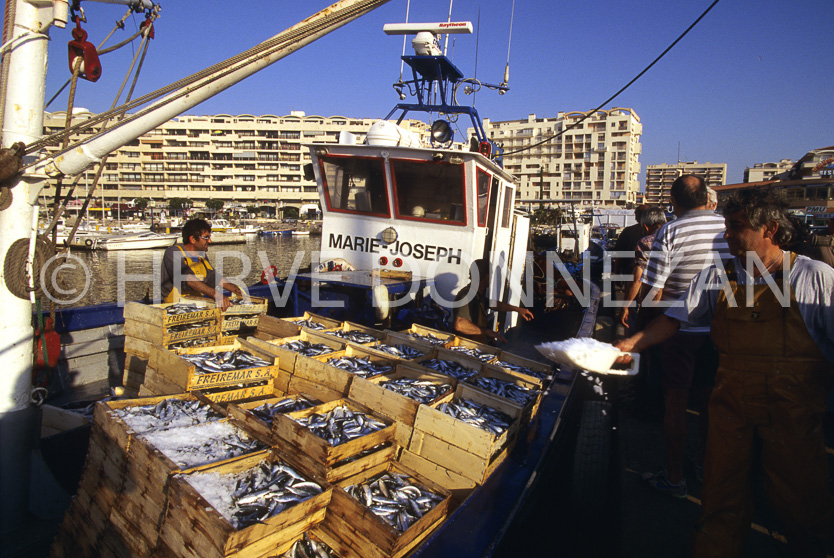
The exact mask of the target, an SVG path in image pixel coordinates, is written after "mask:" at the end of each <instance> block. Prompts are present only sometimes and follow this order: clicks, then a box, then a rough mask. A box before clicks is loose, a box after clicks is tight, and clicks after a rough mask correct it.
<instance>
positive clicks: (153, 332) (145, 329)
mask: <svg viewBox="0 0 834 558" xmlns="http://www.w3.org/2000/svg"><path fill="white" fill-rule="evenodd" d="M189 323H190V324H201V323H202V324H203V325H202V327H194V328H191V329H185V330H182V331H172V330H171V329H170V328H171V326H166V325H163V324H149V323H146V322H140V321H137V320H125V327H124V332H125V335H126V336H129V337H135V338H137V339H141V340H143V341H147V342H149V343H152V344H155V345H170V344H172V343H177V342H179V341H185V340H186V339H194V338H198V337H215V338H216V337H217V334H218V331H220V315H219V314H216V313H215V315H214V316H211V317H208V318H206V319H205V320H202V321H193V322H189ZM176 325H182V324H176Z"/></svg>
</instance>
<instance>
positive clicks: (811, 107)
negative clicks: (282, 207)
mask: <svg viewBox="0 0 834 558" xmlns="http://www.w3.org/2000/svg"><path fill="white" fill-rule="evenodd" d="M709 4H710V1H708V0H694V1H693V0H689V1H674V2H669V1H668V0H633V1H632V2H623V1H614V0H597V1H593V0H591V1H586V2H553V1H552V0H529V1H523V0H518V1H517V2H516V3H515V14H514V21H513V27H512V42H511V45H510V88H511V89H510V91H509V92H508V93H507V94H506V95H502V96H499V95H497V94H496V93H495V92H491V91H486V90H484V91H486V92H484V91H482V92H481V93H479V94H478V96H477V98H476V107H477V108H478V110H479V112H480V113H481V115H482V116H483V117H488V118H490V119H492V120H493V121H497V120H509V119H518V118H526V116H527V115H528V114H536V115H537V116H552V117H555V116H556V114H557V113H558V112H560V111H576V110H582V111H584V110H590V109H593V108H596V107H597V106H598V105H599V104H600V103H602V102H603V101H604V100H605V99H607V98H608V97H610V96H611V95H612V94H613V93H614V92H616V91H617V90H618V89H620V88H621V87H622V86H623V85H625V84H626V83H627V82H628V81H629V80H631V79H632V78H633V77H634V76H636V75H637V74H638V73H639V72H640V71H641V70H642V69H643V68H644V67H645V66H647V65H648V64H649V63H650V62H651V61H652V60H653V59H654V58H655V57H656V56H657V55H658V54H660V53H661V52H662V51H663V50H664V49H665V48H666V47H667V46H668V45H669V44H670V43H671V42H672V41H673V40H674V39H675V38H676V37H677V36H678V35H679V34H680V33H681V32H682V31H683V30H684V29H686V28H687V27H688V26H689V25H690V24H691V23H692V22H693V21H694V20H695V19H696V18H697V17H698V16H699V15H700V14H701V12H703V11H704V10H705V9H706V8H707V7H708V6H709ZM328 5H329V3H328V2H326V1H319V0H315V1H311V0H305V1H304V2H290V1H284V2H278V1H276V0H251V1H250V0H246V1H242V2H234V3H230V2H219V1H216V0H207V1H203V2H193V1H189V2H186V1H182V0H180V1H168V2H163V3H162V14H161V18H160V19H159V20H158V21H157V23H156V24H155V34H156V38H155V39H154V40H153V41H152V43H151V45H150V50H149V53H148V57H147V58H146V60H145V63H144V67H143V69H142V73H141V75H140V78H139V83H138V85H137V90H136V93H135V94H134V97H137V96H139V95H141V94H144V93H148V92H150V91H153V90H155V89H157V88H159V87H162V86H164V85H167V84H168V83H170V82H172V81H174V80H176V79H179V78H181V77H185V76H187V75H190V74H192V73H194V72H197V71H199V70H201V69H203V68H204V67H206V66H209V65H211V64H214V63H217V62H220V61H222V60H224V59H226V58H229V57H231V56H233V55H235V54H237V53H239V52H241V51H243V50H245V49H247V48H249V47H251V46H254V45H255V44H257V43H258V42H260V41H262V40H264V39H267V38H269V37H271V36H273V35H275V34H277V33H279V32H280V31H282V30H284V29H286V28H288V27H290V26H292V25H294V24H295V23H297V22H299V21H301V20H302V19H304V18H305V17H308V16H310V15H311V14H313V13H314V12H315V11H317V10H319V9H322V8H325V7H327V6H328ZM406 5H407V4H406V1H405V0H392V1H391V2H389V3H387V4H385V5H383V6H382V7H380V8H378V9H377V10H375V11H373V12H371V13H370V14H368V15H365V16H364V17H362V18H360V19H358V20H356V21H354V22H352V23H349V24H347V25H346V26H344V27H342V28H340V29H338V30H337V31H335V32H333V33H331V34H330V35H328V36H326V37H324V38H322V39H320V40H319V41H317V42H315V43H313V44H311V45H309V46H307V47H305V48H303V49H301V50H299V51H298V52H296V53H293V54H292V55H290V56H289V57H287V58H285V59H283V60H281V61H279V62H277V63H276V64H274V65H272V66H270V67H269V68H267V69H265V70H263V71H262V72H260V73H259V74H255V75H254V76H252V77H250V78H248V79H247V80H245V81H243V82H242V83H240V84H238V85H236V86H234V87H232V88H231V89H229V90H227V91H225V92H223V93H221V94H219V95H217V96H216V97H214V98H212V99H210V100H208V101H206V102H204V103H203V104H201V105H199V106H197V107H195V108H194V109H192V110H190V111H188V114H219V113H226V114H244V113H248V114H255V115H260V114H277V115H283V114H289V112H290V111H292V110H301V111H305V112H306V113H307V114H319V115H324V116H332V115H337V114H338V115H345V116H353V117H367V118H373V117H383V116H385V115H386V114H387V113H388V111H389V110H390V109H391V108H392V107H393V106H394V104H395V103H396V102H397V97H396V95H395V93H394V91H393V89H392V88H391V84H392V83H394V82H395V81H397V79H398V78H399V74H400V61H399V56H400V54H401V52H402V37H395V36H388V35H385V34H384V33H383V32H382V26H383V24H385V23H389V22H402V21H405V12H406ZM84 6H85V11H86V14H87V19H88V23H87V24H84V25H83V26H84V28H85V29H86V30H87V31H88V33H89V40H90V41H91V42H92V43H94V44H96V45H98V44H99V42H100V41H101V40H102V39H103V38H104V37H105V36H106V34H107V33H109V32H110V30H111V29H112V27H113V23H114V21H115V20H116V19H119V18H120V17H121V16H122V14H124V12H125V8H124V7H122V6H118V5H111V4H96V3H90V2H85V3H84ZM830 8H831V1H830V0H795V1H793V2H789V3H786V2H782V1H777V0H756V1H753V0H721V1H720V2H719V3H718V4H717V6H716V7H715V8H713V10H712V11H711V12H710V13H709V14H708V15H707V16H706V17H705V18H704V19H703V20H702V21H701V23H699V25H698V26H696V27H695V29H693V30H692V31H691V32H690V33H689V35H687V37H685V38H684V39H683V40H682V41H681V42H680V43H678V45H677V46H676V47H675V48H674V49H673V50H672V51H671V52H670V53H668V54H667V55H666V56H665V57H664V58H663V59H662V60H661V61H660V62H658V63H657V64H656V65H655V66H654V67H653V68H652V69H651V70H649V72H648V73H647V74H646V75H645V76H643V77H642V78H641V79H640V80H638V81H637V82H636V83H635V84H634V85H632V86H631V87H630V88H629V89H628V90H626V91H625V92H624V93H623V94H621V95H620V96H619V97H618V98H617V99H616V100H614V101H613V102H612V103H610V104H609V105H607V106H606V107H605V108H611V107H613V106H621V107H629V108H632V109H634V110H635V111H636V113H637V114H638V116H639V117H640V119H641V121H642V123H643V136H642V139H641V141H642V144H643V154H642V155H641V157H640V162H641V165H642V167H643V170H644V171H645V167H646V165H651V164H659V163H674V162H676V161H677V160H678V149H679V147H678V146H679V145H680V160H683V161H695V160H697V161H698V162H701V163H704V162H707V161H710V162H712V163H727V168H728V177H727V181H728V182H729V183H734V182H741V180H742V173H743V171H744V168H745V167H746V166H753V165H754V164H755V163H760V162H772V161H778V160H780V159H782V158H791V159H794V160H795V159H798V158H799V157H801V156H802V155H804V154H805V153H806V152H808V151H809V150H811V149H815V148H818V147H824V146H829V145H832V144H834V106H832V104H834V102H832V100H834V72H832V69H831V64H832V54H834V27H832V25H831V17H830V16H831V9H830ZM448 12H449V3H448V2H447V1H445V0H443V1H440V0H415V1H413V2H412V3H411V6H410V16H409V21H412V22H419V21H445V20H446V18H447V15H448ZM479 14H480V15H479ZM511 15H512V0H490V1H488V2H487V1H484V0H481V1H478V0H454V3H453V9H452V19H453V20H456V21H462V20H468V21H472V23H473V24H474V25H475V26H476V33H477V34H473V35H458V36H457V37H456V38H455V37H454V36H453V40H454V43H453V42H452V39H450V42H449V52H450V54H451V56H452V57H453V60H454V62H455V64H456V65H457V66H458V67H459V68H460V69H461V70H463V72H464V73H465V74H466V75H467V76H475V77H477V78H478V79H480V80H481V81H485V82H491V83H498V82H500V81H501V79H502V77H503V72H504V66H505V64H506V61H507V47H508V39H509V34H510V17H511ZM142 19H144V18H143V17H142V16H139V15H133V16H131V17H129V18H128V20H127V22H126V30H125V31H117V33H116V34H115V35H114V38H113V39H111V40H110V41H108V43H107V45H106V46H109V45H112V44H114V43H115V42H117V41H120V40H122V39H123V38H125V37H127V36H128V33H130V32H132V30H135V29H136V28H137V27H138V25H139V24H140V23H141V21H142ZM70 27H71V25H70V26H68V27H67V29H65V30H60V29H53V30H51V32H50V34H51V37H52V44H51V45H50V71H49V74H48V78H47V88H46V89H47V90H46V97H47V99H49V98H50V97H51V96H52V95H53V94H54V93H55V92H56V91H57V89H58V88H59V87H60V85H61V84H63V82H64V81H65V80H66V79H67V78H68V77H69V71H68V69H67V62H66V60H67V54H66V52H67V51H66V42H67V41H69V40H70V39H71V36H70V33H69V31H70ZM135 44H136V48H138V44H139V43H138V41H137V42H136V43H135ZM476 46H477V50H476ZM409 51H410V47H409ZM476 53H477V74H475V63H476ZM132 58H133V51H132V49H131V47H126V48H123V49H121V50H120V51H118V52H116V53H112V54H108V55H105V56H102V66H103V77H102V78H101V79H100V80H99V82H97V83H95V84H91V83H88V82H81V83H80V85H79V87H78V92H77V100H76V106H81V107H84V108H87V109H90V110H92V111H95V112H99V111H103V110H107V109H109V108H110V105H111V103H112V102H113V97H114V96H115V93H116V91H117V90H118V87H119V85H120V84H121V82H122V80H123V79H124V76H125V73H126V72H127V69H128V67H129V65H130V61H131V60H132ZM466 99H468V97H467V98H466ZM66 102H67V101H66V93H63V94H62V95H61V96H60V97H58V99H57V100H56V101H55V102H53V104H52V105H51V106H50V107H49V110H64V109H65V108H66ZM461 102H462V103H463V102H464V101H461ZM644 176H645V172H643V173H641V180H640V181H641V185H642V183H643V181H644Z"/></svg>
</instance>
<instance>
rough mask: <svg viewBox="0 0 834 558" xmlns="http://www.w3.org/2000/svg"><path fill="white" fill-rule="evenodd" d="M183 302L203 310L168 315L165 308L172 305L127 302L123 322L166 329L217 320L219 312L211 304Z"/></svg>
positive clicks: (198, 300) (204, 301)
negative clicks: (133, 321)
mask: <svg viewBox="0 0 834 558" xmlns="http://www.w3.org/2000/svg"><path fill="white" fill-rule="evenodd" d="M183 302H188V303H194V304H197V305H198V306H200V307H202V308H203V309H202V310H198V311H196V312H187V313H184V314H175V315H169V314H168V312H167V308H168V307H170V306H173V305H174V303H164V304H142V303H141V302H128V303H127V304H125V311H124V317H125V322H127V321H128V320H135V321H137V322H144V323H146V324H151V325H158V326H163V327H166V328H167V327H170V326H172V325H177V324H185V323H191V322H201V321H206V320H210V319H214V320H217V318H218V316H219V315H220V310H219V309H218V308H216V307H215V305H214V303H213V302H208V301H206V300H202V299H194V300H190V299H189V300H183Z"/></svg>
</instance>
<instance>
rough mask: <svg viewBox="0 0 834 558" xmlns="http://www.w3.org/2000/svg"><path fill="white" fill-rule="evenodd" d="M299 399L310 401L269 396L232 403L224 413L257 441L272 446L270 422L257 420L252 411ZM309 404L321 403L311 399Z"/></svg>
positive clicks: (273, 439) (294, 396)
mask: <svg viewBox="0 0 834 558" xmlns="http://www.w3.org/2000/svg"><path fill="white" fill-rule="evenodd" d="M299 398H306V399H310V398H309V397H305V396H304V395H302V394H294V395H283V396H270V397H265V398H259V399H256V400H254V401H246V402H241V403H233V404H231V405H229V406H228V407H226V411H227V412H228V413H229V416H230V417H232V418H234V419H235V420H236V421H237V424H240V426H241V428H243V429H244V430H246V431H247V432H249V433H250V434H251V435H252V436H254V437H256V438H257V439H258V440H261V441H262V442H264V443H267V444H269V445H270V446H273V445H275V434H274V433H273V431H272V421H269V422H267V421H265V420H263V419H261V418H259V417H258V416H256V415H255V414H254V413H253V412H252V409H255V408H257V407H260V406H262V405H264V404H272V403H278V402H279V401H283V400H285V399H293V400H298V399H299ZM310 402H311V403H313V406H316V405H318V404H321V401H317V400H315V399H311V400H310Z"/></svg>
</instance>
